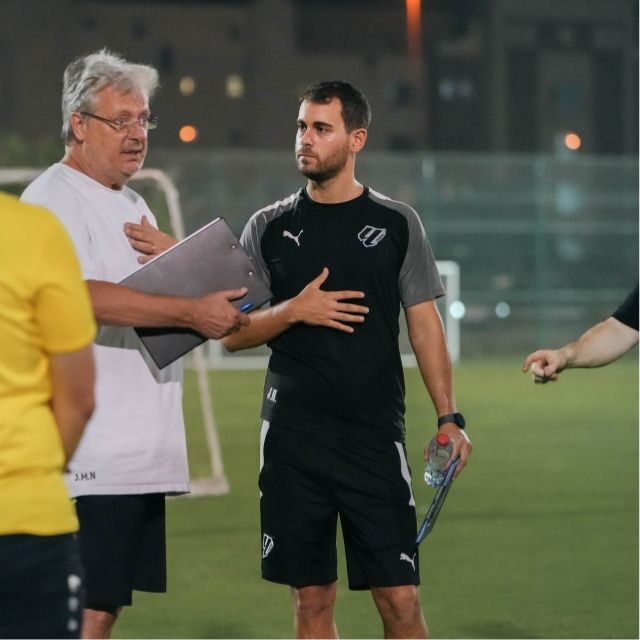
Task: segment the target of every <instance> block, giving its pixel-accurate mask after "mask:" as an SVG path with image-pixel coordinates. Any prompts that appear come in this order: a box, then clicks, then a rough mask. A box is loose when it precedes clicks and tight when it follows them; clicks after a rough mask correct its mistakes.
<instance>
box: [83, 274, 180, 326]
mask: <svg viewBox="0 0 640 640" xmlns="http://www.w3.org/2000/svg"><path fill="white" fill-rule="evenodd" d="M87 284H88V287H89V294H90V296H91V302H92V304H93V312H94V314H95V317H96V321H97V322H98V324H102V325H115V326H121V327H137V326H144V327H166V326H172V327H190V326H191V324H190V323H191V321H192V318H191V314H192V309H191V306H192V305H191V300H190V299H189V298H180V297H176V296H158V295H150V294H147V293H142V292H141V291H135V290H134V289H129V288H128V287H123V286H122V285H119V284H114V283H111V282H104V281H100V280H88V281H87Z"/></svg>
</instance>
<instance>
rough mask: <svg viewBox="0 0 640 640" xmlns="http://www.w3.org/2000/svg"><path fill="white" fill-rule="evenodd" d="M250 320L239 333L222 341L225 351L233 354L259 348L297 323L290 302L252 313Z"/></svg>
mask: <svg viewBox="0 0 640 640" xmlns="http://www.w3.org/2000/svg"><path fill="white" fill-rule="evenodd" d="M250 318H251V324H250V325H249V326H248V327H242V329H240V331H237V332H236V333H233V334H231V335H229V336H227V337H226V338H224V339H223V340H222V343H223V344H224V346H225V348H226V349H227V351H231V352H233V351H240V350H242V349H252V348H253V347H259V346H260V345H263V344H266V343H267V342H269V340H273V338H275V337H277V336H279V335H280V334H281V333H283V332H284V331H286V330H287V329H288V328H289V327H291V326H292V325H294V324H295V323H296V322H297V320H296V319H295V317H294V310H293V306H292V301H291V300H286V301H285V302H281V303H280V304H278V305H276V306H275V307H270V308H269V309H261V310H258V311H254V312H253V313H251V314H250Z"/></svg>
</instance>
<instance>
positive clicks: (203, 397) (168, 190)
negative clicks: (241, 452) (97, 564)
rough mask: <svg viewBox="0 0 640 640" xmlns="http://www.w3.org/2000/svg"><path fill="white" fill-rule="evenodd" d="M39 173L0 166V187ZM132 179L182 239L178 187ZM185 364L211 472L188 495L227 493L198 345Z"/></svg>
mask: <svg viewBox="0 0 640 640" xmlns="http://www.w3.org/2000/svg"><path fill="white" fill-rule="evenodd" d="M42 172H43V169H34V168H0V187H2V186H3V185H26V184H28V183H29V182H31V181H32V180H34V179H35V178H36V177H37V176H39V175H40V174H41V173H42ZM132 180H138V181H139V180H148V181H152V182H153V183H154V184H155V185H156V186H157V187H158V188H159V189H160V191H161V192H162V193H163V195H164V197H165V199H166V202H167V208H168V211H169V219H170V224H171V231H172V233H173V235H174V237H175V238H177V239H178V240H181V239H182V238H184V235H185V233H184V221H183V217H182V210H181V207H180V198H179V195H178V190H177V189H176V187H175V185H174V184H173V182H172V181H171V179H170V178H169V176H167V174H166V173H164V172H163V171H160V170H159V169H142V170H140V171H139V172H138V173H137V174H136V175H135V176H134V178H133V179H132ZM187 364H188V365H189V366H191V367H192V368H193V369H194V370H195V374H196V379H197V386H198V396H199V399H200V409H201V414H202V423H203V428H204V432H205V436H206V441H207V445H208V449H209V459H210V461H211V475H210V476H208V477H205V478H197V479H193V480H191V493H190V494H188V495H190V496H202V495H207V496H210V495H223V494H226V493H229V483H228V481H227V478H226V476H225V473H224V464H223V462H222V453H221V449H220V441H219V439H218V430H217V428H216V423H215V418H214V413H213V400H212V397H211V391H210V389H209V380H208V373H207V368H208V367H207V361H206V358H205V354H204V351H203V349H202V347H199V348H198V349H195V350H194V351H193V352H192V354H191V355H190V357H189V358H188V359H187Z"/></svg>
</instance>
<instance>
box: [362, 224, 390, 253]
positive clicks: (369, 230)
mask: <svg viewBox="0 0 640 640" xmlns="http://www.w3.org/2000/svg"><path fill="white" fill-rule="evenodd" d="M386 235H387V230H386V229H379V228H378V227H372V226H371V225H370V224H367V225H365V226H364V227H362V229H361V230H360V233H358V240H360V242H362V244H363V245H364V246H365V247H367V248H369V247H375V246H376V245H377V244H380V242H381V241H382V239H383V238H384V237H385V236H386Z"/></svg>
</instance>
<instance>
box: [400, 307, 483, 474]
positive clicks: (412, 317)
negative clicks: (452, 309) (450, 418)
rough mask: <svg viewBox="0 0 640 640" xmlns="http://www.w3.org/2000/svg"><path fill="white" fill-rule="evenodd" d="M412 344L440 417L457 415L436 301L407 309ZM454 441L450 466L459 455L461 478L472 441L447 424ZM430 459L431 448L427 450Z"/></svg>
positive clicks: (449, 361)
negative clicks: (429, 450) (451, 414)
mask: <svg viewBox="0 0 640 640" xmlns="http://www.w3.org/2000/svg"><path fill="white" fill-rule="evenodd" d="M405 315H406V318H407V328H408V332H409V342H410V343H411V348H412V349H413V352H414V353H415V355H416V360H417V362H418V367H419V369H420V374H421V375H422V379H423V381H424V384H425V387H426V388H427V391H428V392H429V396H430V397H431V401H432V402H433V406H434V408H435V410H436V413H437V414H438V416H442V415H447V414H449V413H455V412H456V401H455V397H454V393H453V377H452V373H451V360H450V359H449V353H448V352H447V344H446V341H445V335H444V328H443V326H442V318H441V317H440V313H439V312H438V307H436V303H435V300H427V301H426V302H421V303H420V304H416V305H413V306H411V307H407V308H406V309H405ZM440 431H442V432H444V433H446V434H447V435H448V436H449V437H450V438H451V440H452V442H453V451H452V453H451V458H450V461H449V463H447V468H448V465H449V464H450V462H451V461H452V460H454V459H455V458H456V457H457V456H460V463H459V464H458V468H457V469H456V473H455V475H456V476H457V475H458V474H459V473H460V472H461V471H462V469H463V467H464V466H465V465H466V464H467V461H468V460H469V456H470V455H471V449H472V446H471V441H470V440H469V438H468V436H467V434H466V433H465V432H464V430H463V429H460V427H458V426H457V425H456V424H454V423H446V424H443V425H442V426H441V427H440ZM424 459H425V461H426V460H427V448H426V447H425V450H424Z"/></svg>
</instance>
